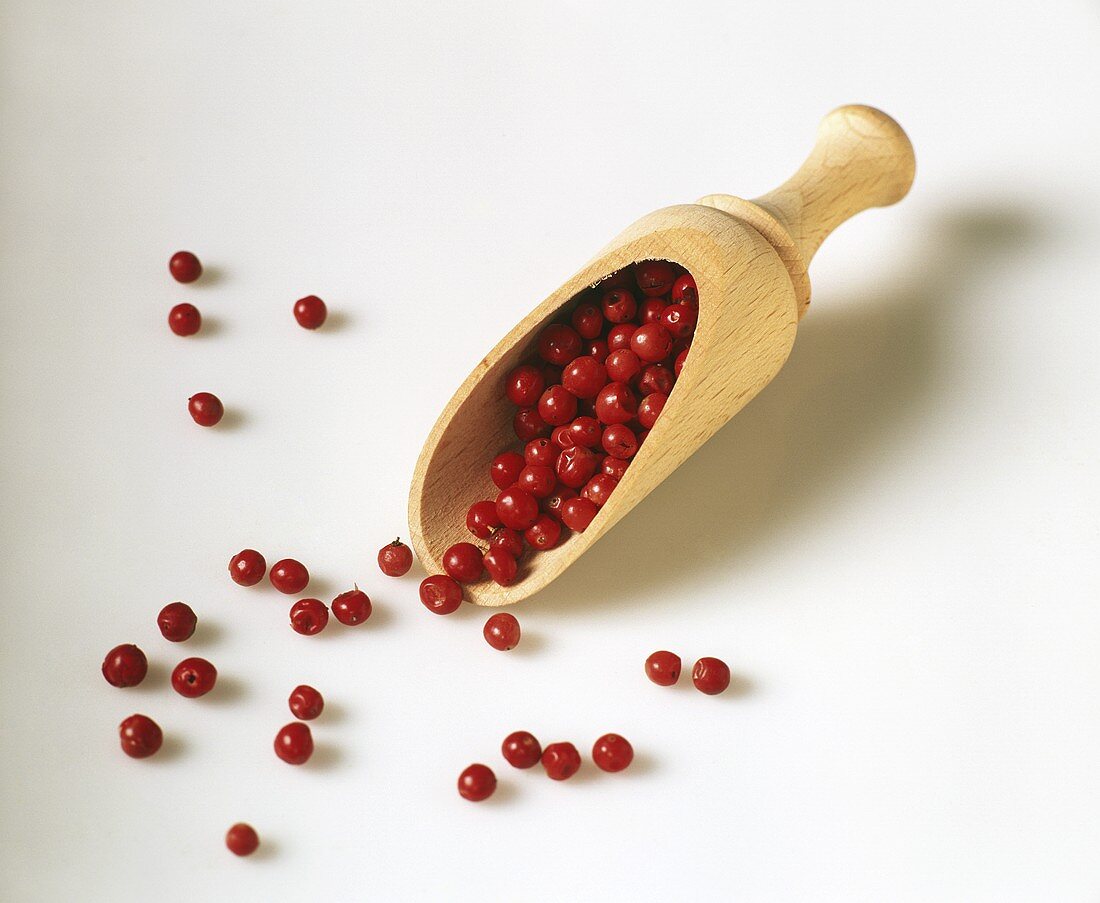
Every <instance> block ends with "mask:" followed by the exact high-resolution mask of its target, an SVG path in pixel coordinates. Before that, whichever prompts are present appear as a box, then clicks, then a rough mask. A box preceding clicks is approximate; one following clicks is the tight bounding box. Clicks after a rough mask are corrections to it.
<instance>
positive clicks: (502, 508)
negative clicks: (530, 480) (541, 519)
mask: <svg viewBox="0 0 1100 903" xmlns="http://www.w3.org/2000/svg"><path fill="white" fill-rule="evenodd" d="M497 514H498V515H499V516H500V521H501V523H502V524H504V526H506V527H511V528H512V529H513V530H521V531H522V530H526V529H527V528H528V527H530V526H531V524H533V523H534V522H535V520H536V519H537V518H538V516H539V503H538V501H537V500H536V499H535V497H534V496H533V495H531V493H529V492H527V491H525V490H523V489H519V488H508V489H505V490H504V491H503V492H501V493H500V495H498V496H497Z"/></svg>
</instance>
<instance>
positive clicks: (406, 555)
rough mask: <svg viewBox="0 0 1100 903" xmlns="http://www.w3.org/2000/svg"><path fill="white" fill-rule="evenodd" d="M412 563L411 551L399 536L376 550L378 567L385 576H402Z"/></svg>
mask: <svg viewBox="0 0 1100 903" xmlns="http://www.w3.org/2000/svg"><path fill="white" fill-rule="evenodd" d="M412 564H413V553H412V549H410V548H409V547H408V546H407V545H405V543H403V542H402V541H401V537H400V536H399V537H397V539H395V540H394V541H393V542H391V543H387V544H386V545H384V546H382V548H380V549H379V550H378V569H379V570H380V571H382V573H383V574H385V575H386V576H387V577H404V576H405V575H406V574H407V573H408V572H409V568H411V567H412Z"/></svg>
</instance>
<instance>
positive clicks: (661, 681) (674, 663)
mask: <svg viewBox="0 0 1100 903" xmlns="http://www.w3.org/2000/svg"><path fill="white" fill-rule="evenodd" d="M680 667H681V665H680V656H678V655H677V654H676V653H675V652H666V651H664V650H662V651H660V652H654V653H653V654H652V655H651V656H650V657H649V658H647V659H646V660H645V676H646V677H648V678H649V679H650V680H651V681H653V682H654V683H655V684H657V685H658V686H660V687H671V686H672V685H673V684H674V683H676V681H678V680H679V679H680Z"/></svg>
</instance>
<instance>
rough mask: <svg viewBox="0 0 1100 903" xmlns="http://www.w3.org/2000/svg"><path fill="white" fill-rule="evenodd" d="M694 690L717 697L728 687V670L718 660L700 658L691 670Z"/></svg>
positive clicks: (723, 663)
mask: <svg viewBox="0 0 1100 903" xmlns="http://www.w3.org/2000/svg"><path fill="white" fill-rule="evenodd" d="M691 681H692V683H694V684H695V689H697V690H699V691H700V692H701V693H706V694H707V695H708V696H717V695H718V694H719V693H721V692H723V691H724V690H725V689H726V687H728V686H729V685H730V669H729V667H728V666H727V665H726V663H725V662H724V661H722V660H721V659H719V658H709V657H708V658H701V659H699V661H697V662H696V663H695V667H694V668H692V669H691Z"/></svg>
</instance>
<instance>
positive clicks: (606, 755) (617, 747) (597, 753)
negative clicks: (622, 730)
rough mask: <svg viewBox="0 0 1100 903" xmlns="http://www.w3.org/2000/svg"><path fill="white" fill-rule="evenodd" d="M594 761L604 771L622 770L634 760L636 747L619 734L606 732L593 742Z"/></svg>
mask: <svg viewBox="0 0 1100 903" xmlns="http://www.w3.org/2000/svg"><path fill="white" fill-rule="evenodd" d="M592 761H593V762H595V763H596V767H597V768H599V769H601V770H603V771H622V770H623V769H624V768H626V767H627V766H628V765H629V764H630V763H631V762H633V761H634V747H632V746H631V745H630V741H629V740H627V739H626V738H625V737H620V736H619V735H618V734H604V735H603V736H602V737H600V738H599V739H598V740H597V741H596V742H595V743H593V744H592Z"/></svg>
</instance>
